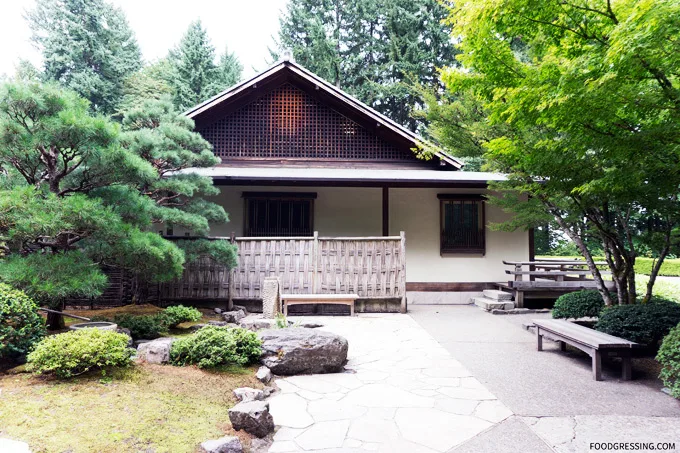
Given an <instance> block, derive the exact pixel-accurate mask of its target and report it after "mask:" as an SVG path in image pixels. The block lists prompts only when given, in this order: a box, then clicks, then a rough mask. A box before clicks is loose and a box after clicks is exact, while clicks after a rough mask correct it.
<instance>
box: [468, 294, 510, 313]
mask: <svg viewBox="0 0 680 453" xmlns="http://www.w3.org/2000/svg"><path fill="white" fill-rule="evenodd" d="M473 301H474V303H475V305H476V306H478V307H479V308H481V309H482V310H486V311H491V310H512V309H513V308H515V304H514V303H512V301H501V300H493V299H489V298H488V297H474V298H473Z"/></svg>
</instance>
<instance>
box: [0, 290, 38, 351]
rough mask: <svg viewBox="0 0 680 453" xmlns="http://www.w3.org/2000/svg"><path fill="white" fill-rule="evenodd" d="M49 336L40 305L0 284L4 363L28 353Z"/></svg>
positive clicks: (1, 347) (0, 337)
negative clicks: (46, 333)
mask: <svg viewBox="0 0 680 453" xmlns="http://www.w3.org/2000/svg"><path fill="white" fill-rule="evenodd" d="M44 336H45V321H44V320H43V318H42V316H40V315H39V314H38V306H37V305H36V304H35V302H33V300H31V298H30V297H28V296H27V295H26V294H25V293H24V292H22V291H19V290H16V289H14V288H12V287H11V286H9V285H6V284H4V283H0V360H7V359H14V358H16V357H18V356H22V355H25V354H27V353H28V352H29V351H30V350H31V348H32V346H33V344H34V343H37V342H38V341H40V340H41V339H42V338H43V337H44Z"/></svg>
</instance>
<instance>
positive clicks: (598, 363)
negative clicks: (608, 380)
mask: <svg viewBox="0 0 680 453" xmlns="http://www.w3.org/2000/svg"><path fill="white" fill-rule="evenodd" d="M592 357H593V379H595V380H596V381H601V380H602V353H600V351H599V350H597V349H596V350H595V351H593V356H592Z"/></svg>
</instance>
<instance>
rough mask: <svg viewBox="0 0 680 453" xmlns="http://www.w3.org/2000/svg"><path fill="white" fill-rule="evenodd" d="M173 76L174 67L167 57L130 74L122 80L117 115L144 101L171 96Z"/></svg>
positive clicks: (138, 106)
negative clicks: (121, 94)
mask: <svg viewBox="0 0 680 453" xmlns="http://www.w3.org/2000/svg"><path fill="white" fill-rule="evenodd" d="M173 78H174V67H173V66H172V63H171V62H170V60H169V59H167V58H163V59H160V60H158V61H156V62H154V63H152V64H149V65H146V66H144V67H143V68H142V69H140V70H139V71H137V72H135V73H133V74H130V75H129V76H128V77H127V78H126V79H125V81H124V82H123V98H122V100H121V102H120V104H119V105H118V111H117V116H119V117H121V118H122V117H123V116H124V114H125V112H127V111H128V110H132V109H135V108H140V107H141V106H142V104H143V103H144V102H146V101H150V100H156V101H160V100H161V99H164V98H172V97H173V95H174V90H173V84H172V80H173Z"/></svg>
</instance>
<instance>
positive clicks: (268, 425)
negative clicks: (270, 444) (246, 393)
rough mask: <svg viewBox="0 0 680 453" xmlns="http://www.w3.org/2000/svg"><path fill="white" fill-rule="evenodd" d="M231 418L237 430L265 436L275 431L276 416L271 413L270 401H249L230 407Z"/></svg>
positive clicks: (232, 424)
mask: <svg viewBox="0 0 680 453" xmlns="http://www.w3.org/2000/svg"><path fill="white" fill-rule="evenodd" d="M229 420H230V421H231V426H232V427H233V428H234V429H235V430H237V431H238V430H241V429H242V430H244V431H245V432H247V433H248V434H252V435H253V436H257V437H264V436H266V435H267V434H269V433H271V432H273V431H274V418H273V417H272V415H271V414H270V413H269V403H266V402H264V401H247V402H243V403H238V404H237V405H236V406H234V407H232V408H231V409H229Z"/></svg>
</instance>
